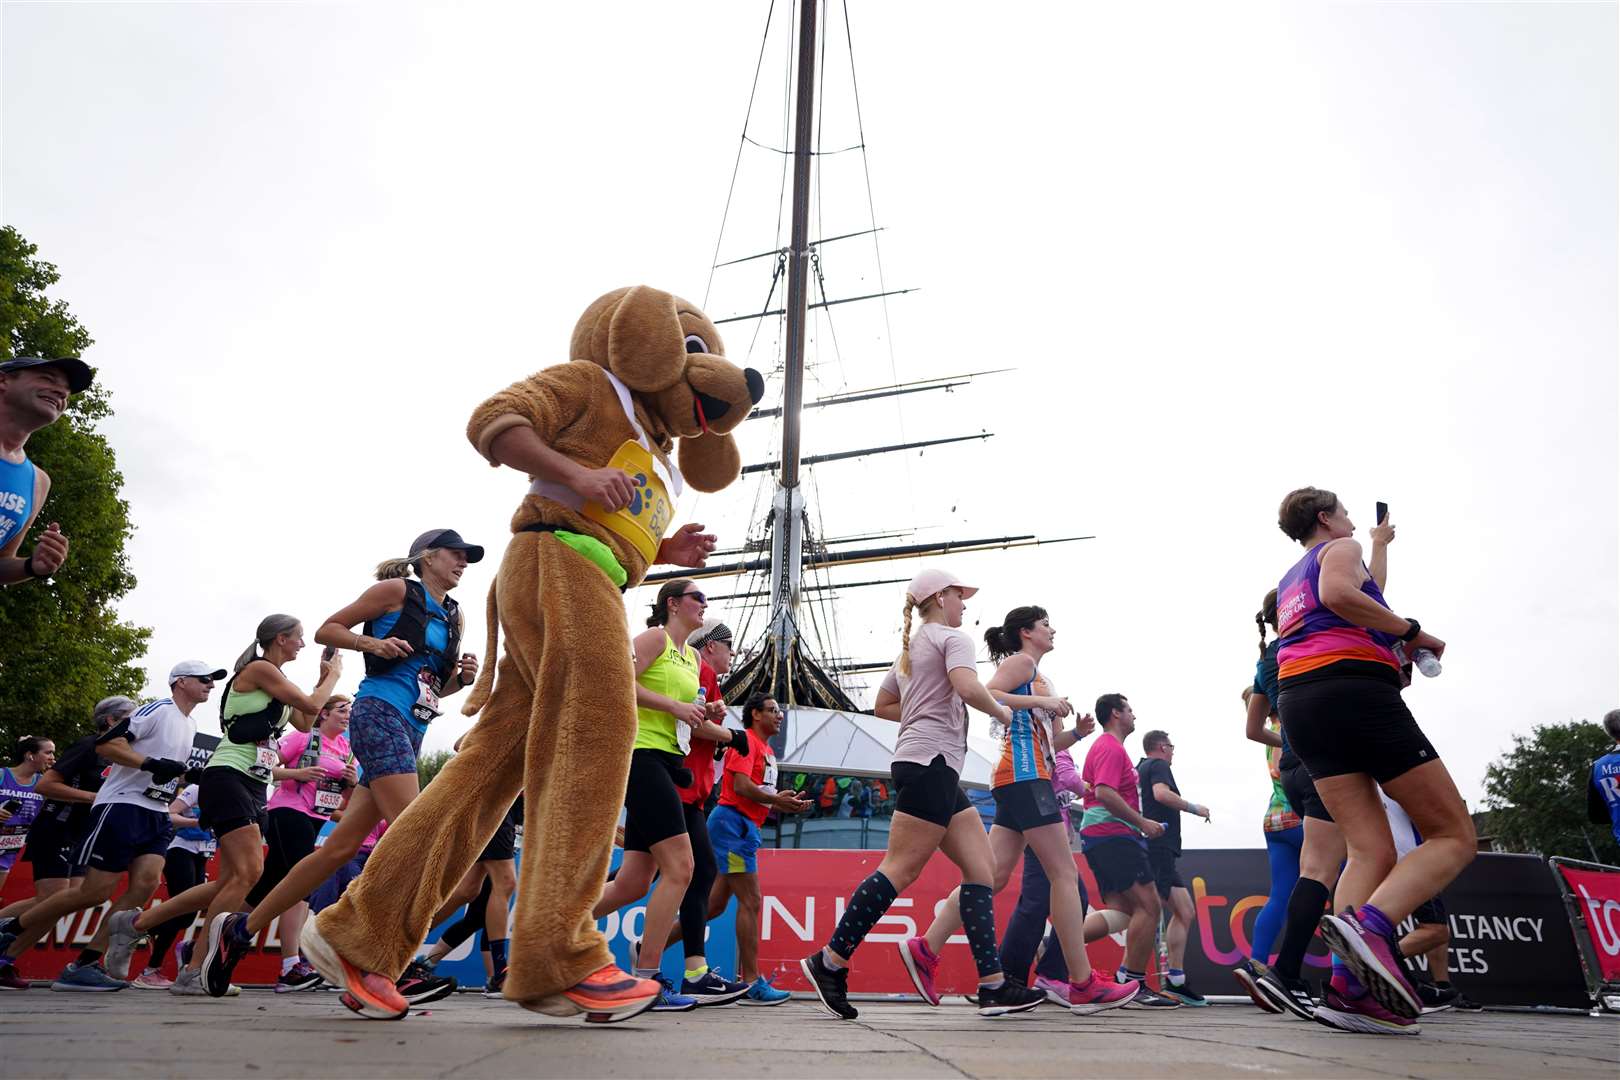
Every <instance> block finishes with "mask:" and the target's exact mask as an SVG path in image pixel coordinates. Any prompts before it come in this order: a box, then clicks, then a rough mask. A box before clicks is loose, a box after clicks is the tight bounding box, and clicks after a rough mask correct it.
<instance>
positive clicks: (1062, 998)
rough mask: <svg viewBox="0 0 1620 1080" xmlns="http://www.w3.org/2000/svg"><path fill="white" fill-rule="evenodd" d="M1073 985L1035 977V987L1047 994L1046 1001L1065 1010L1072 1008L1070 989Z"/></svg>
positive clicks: (1043, 977)
mask: <svg viewBox="0 0 1620 1080" xmlns="http://www.w3.org/2000/svg"><path fill="white" fill-rule="evenodd" d="M1071 985H1073V984H1072V983H1068V982H1061V981H1059V980H1057V979H1048V978H1047V977H1046V976H1045V975H1037V976H1035V982H1034V987H1035V989H1037V990H1040V991H1042V992H1043V993H1045V994H1046V1000H1047V1001H1049V1002H1051V1003H1052V1004H1053V1005H1061V1006H1063V1007H1064V1008H1065V1009H1067V1008H1068V1007H1069V1006H1070V1004H1071V1003H1070V1001H1069V987H1070V986H1071Z"/></svg>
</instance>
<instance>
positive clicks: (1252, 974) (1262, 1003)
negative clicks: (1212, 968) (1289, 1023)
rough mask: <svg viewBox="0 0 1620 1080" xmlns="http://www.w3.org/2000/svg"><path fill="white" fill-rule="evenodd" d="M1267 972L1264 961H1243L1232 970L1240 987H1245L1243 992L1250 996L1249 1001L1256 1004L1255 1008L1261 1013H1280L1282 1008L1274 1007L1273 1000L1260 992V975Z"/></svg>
mask: <svg viewBox="0 0 1620 1080" xmlns="http://www.w3.org/2000/svg"><path fill="white" fill-rule="evenodd" d="M1266 970H1268V969H1267V966H1266V965H1265V963H1264V962H1262V961H1257V960H1242V961H1239V962H1238V966H1237V967H1235V968H1233V969H1232V976H1233V978H1235V979H1237V981H1238V985H1239V986H1241V987H1243V992H1244V993H1245V994H1248V995H1249V1000H1250V1001H1252V1002H1254V1005H1255V1008H1257V1009H1259V1010H1260V1011H1261V1012H1268V1013H1280V1012H1282V1006H1280V1005H1273V1004H1272V1003H1271V999H1270V998H1268V997H1266V995H1264V994H1262V993H1261V992H1260V975H1261V973H1262V972H1265V971H1266Z"/></svg>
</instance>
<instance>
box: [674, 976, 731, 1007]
mask: <svg viewBox="0 0 1620 1080" xmlns="http://www.w3.org/2000/svg"><path fill="white" fill-rule="evenodd" d="M681 993H682V994H684V995H685V996H686V997H689V998H696V999H697V1003H698V1005H699V1006H700V1007H705V1006H714V1005H730V1004H731V1003H732V1002H734V1001H736V1000H738V999H739V998H741V997H743V996H744V995H745V994H747V993H748V984H747V983H744V982H731V981H730V980H728V979H725V978H723V977H722V976H721V975H720V973H719V972H717V971H715V970H714V969H712V968H711V969H709V970H708V971H705V972H704V973H703V975H702V977H700V978H697V979H685V978H683V979H682V980H681Z"/></svg>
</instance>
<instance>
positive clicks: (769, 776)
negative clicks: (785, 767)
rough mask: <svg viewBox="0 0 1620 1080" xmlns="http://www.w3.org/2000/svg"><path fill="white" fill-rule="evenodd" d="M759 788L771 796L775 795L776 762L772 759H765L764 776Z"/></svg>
mask: <svg viewBox="0 0 1620 1080" xmlns="http://www.w3.org/2000/svg"><path fill="white" fill-rule="evenodd" d="M759 786H760V788H762V789H763V790H764V791H766V792H768V793H770V794H772V795H774V794H776V761H775V760H774V759H773V758H766V759H765V776H764V778H763V779H762V780H760V782H759Z"/></svg>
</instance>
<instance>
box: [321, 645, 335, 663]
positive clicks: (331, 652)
mask: <svg viewBox="0 0 1620 1080" xmlns="http://www.w3.org/2000/svg"><path fill="white" fill-rule="evenodd" d="M336 655H337V646H336V645H328V646H327V647H326V648H324V649H322V650H321V659H322V660H330V659H332V657H334V656H336Z"/></svg>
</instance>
